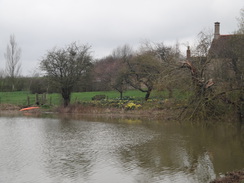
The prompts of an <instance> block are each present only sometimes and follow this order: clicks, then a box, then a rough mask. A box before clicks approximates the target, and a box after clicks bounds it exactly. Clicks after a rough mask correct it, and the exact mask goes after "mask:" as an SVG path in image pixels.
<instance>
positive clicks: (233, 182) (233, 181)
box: [210, 170, 244, 183]
mask: <svg viewBox="0 0 244 183" xmlns="http://www.w3.org/2000/svg"><path fill="white" fill-rule="evenodd" d="M210 183H244V170H240V171H234V172H228V173H226V174H225V177H222V178H218V179H216V180H214V181H212V182H210Z"/></svg>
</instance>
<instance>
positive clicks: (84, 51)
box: [41, 43, 92, 107]
mask: <svg viewBox="0 0 244 183" xmlns="http://www.w3.org/2000/svg"><path fill="white" fill-rule="evenodd" d="M89 50H90V46H87V45H82V46H78V45H77V44H76V43H72V44H70V45H69V46H68V47H67V48H63V49H53V50H52V51H49V52H48V54H47V56H46V57H45V58H44V59H43V60H42V61H41V69H42V70H43V71H46V73H47V76H48V77H49V78H50V81H51V82H52V84H53V85H55V86H56V87H57V88H58V89H59V91H60V93H61V95H62V97H63V101H64V107H67V106H68V104H69V103H70V96H71V92H72V90H73V88H74V87H75V85H76V84H77V82H78V81H79V80H80V79H81V77H82V76H83V75H84V74H85V73H86V72H87V70H88V69H89V68H90V66H91V60H92V57H91V55H90V52H89Z"/></svg>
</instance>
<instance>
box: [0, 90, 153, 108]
mask: <svg viewBox="0 0 244 183" xmlns="http://www.w3.org/2000/svg"><path fill="white" fill-rule="evenodd" d="M95 95H106V97H107V98H108V99H116V98H119V93H118V92H116V91H98V92H74V93H72V95H71V103H74V102H79V101H82V102H83V101H91V100H92V97H94V96H95ZM153 95H154V94H152V96H153ZM123 96H127V97H130V98H133V97H134V98H140V99H143V97H144V96H145V93H143V92H140V91H137V90H129V91H126V92H125V93H124V94H123ZM37 98H38V101H39V103H44V102H43V101H45V103H46V104H49V105H50V104H51V105H60V104H62V98H61V96H60V94H57V93H52V94H45V95H42V94H39V95H36V94H31V93H29V92H27V91H19V92H0V103H1V104H14V105H22V106H25V105H33V104H35V103H36V101H37V100H36V99H37Z"/></svg>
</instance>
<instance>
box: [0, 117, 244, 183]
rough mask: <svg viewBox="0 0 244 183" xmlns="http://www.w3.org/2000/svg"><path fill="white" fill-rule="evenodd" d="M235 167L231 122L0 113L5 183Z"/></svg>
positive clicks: (146, 178) (239, 135)
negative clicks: (5, 114)
mask: <svg viewBox="0 0 244 183" xmlns="http://www.w3.org/2000/svg"><path fill="white" fill-rule="evenodd" d="M242 168H244V127H243V126H241V125H240V124H238V123H234V122H233V123H214V122H209V123H202V124H193V123H183V122H181V123H180V122H174V121H159V120H157V121H155V120H143V119H135V118H134V119H133V118H120V119H119V118H118V119H114V118H99V117H97V118H93V117H84V116H83V117H82V116H80V117H72V116H64V117H45V118H44V117H31V116H30V117H28V116H27V117H26V116H19V117H4V116H2V117H0V182H4V183H77V182H85V183H86V182H87V183H114V182H116V183H168V182H176V183H178V182H179V183H180V182H190V183H191V182H192V183H197V182H199V183H205V182H209V181H210V180H213V179H214V178H216V177H218V176H221V175H224V173H226V172H228V171H233V170H238V169H242Z"/></svg>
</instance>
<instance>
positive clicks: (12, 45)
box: [4, 34, 21, 91]
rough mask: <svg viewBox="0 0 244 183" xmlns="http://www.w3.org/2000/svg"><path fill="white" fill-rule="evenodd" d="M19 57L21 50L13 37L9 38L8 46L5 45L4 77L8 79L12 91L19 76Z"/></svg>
mask: <svg viewBox="0 0 244 183" xmlns="http://www.w3.org/2000/svg"><path fill="white" fill-rule="evenodd" d="M20 56H21V49H20V48H19V47H18V44H17V42H16V41H15V36H14V35H13V34H12V35H11V36H10V40H9V45H7V49H6V53H5V54H4V57H5V59H6V75H7V76H8V77H9V78H10V82H11V85H12V91H13V90H14V89H15V80H16V78H17V77H18V76H19V75H20V68H21V63H20Z"/></svg>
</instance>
